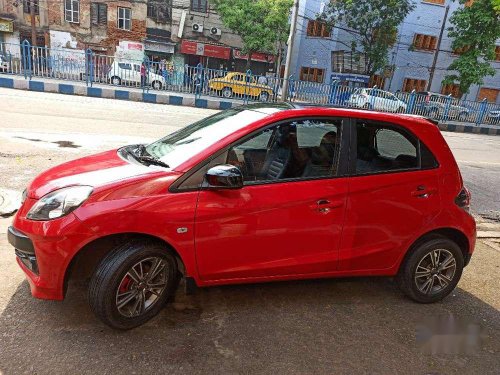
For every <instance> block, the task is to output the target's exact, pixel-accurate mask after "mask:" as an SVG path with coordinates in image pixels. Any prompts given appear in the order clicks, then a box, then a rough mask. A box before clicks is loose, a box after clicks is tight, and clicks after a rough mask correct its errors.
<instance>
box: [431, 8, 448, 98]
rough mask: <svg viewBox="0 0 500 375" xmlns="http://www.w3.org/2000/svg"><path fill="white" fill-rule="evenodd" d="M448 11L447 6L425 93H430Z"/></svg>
mask: <svg viewBox="0 0 500 375" xmlns="http://www.w3.org/2000/svg"><path fill="white" fill-rule="evenodd" d="M449 10H450V6H449V5H447V6H446V9H445V11H444V18H443V24H442V25H441V31H440V32H439V38H438V42H437V47H436V52H435V53H434V60H433V61H432V66H431V70H430V73H429V83H428V84H427V91H431V86H432V79H433V78H434V71H435V70H436V63H437V59H438V56H439V50H440V49H441V40H443V33H444V28H445V26H446V20H447V19H448V11H449Z"/></svg>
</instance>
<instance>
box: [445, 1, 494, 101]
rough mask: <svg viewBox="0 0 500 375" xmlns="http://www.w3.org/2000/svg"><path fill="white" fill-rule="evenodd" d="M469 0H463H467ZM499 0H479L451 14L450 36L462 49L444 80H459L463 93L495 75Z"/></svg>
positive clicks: (453, 42)
mask: <svg viewBox="0 0 500 375" xmlns="http://www.w3.org/2000/svg"><path fill="white" fill-rule="evenodd" d="M464 3H465V0H460V4H464ZM495 7H497V8H500V1H499V0H476V1H474V2H473V3H472V5H470V6H464V7H460V8H459V9H457V10H456V11H455V12H453V14H452V15H451V17H450V23H451V24H452V26H451V27H450V28H449V29H448V36H449V37H450V38H451V39H452V43H451V48H452V49H453V50H454V51H456V50H459V51H462V53H461V54H460V55H459V56H458V57H457V58H456V59H455V60H454V61H453V62H452V63H451V64H450V66H449V67H448V70H449V71H452V72H453V73H452V74H448V75H447V76H446V77H445V79H444V80H443V83H445V84H449V83H456V84H458V85H459V89H460V92H461V93H462V94H465V93H468V92H469V89H470V87H471V86H472V85H482V84H483V78H484V77H486V76H494V75H495V69H494V68H493V67H492V66H491V63H490V60H494V59H495V42H496V40H497V39H498V38H500V9H498V10H496V9H495Z"/></svg>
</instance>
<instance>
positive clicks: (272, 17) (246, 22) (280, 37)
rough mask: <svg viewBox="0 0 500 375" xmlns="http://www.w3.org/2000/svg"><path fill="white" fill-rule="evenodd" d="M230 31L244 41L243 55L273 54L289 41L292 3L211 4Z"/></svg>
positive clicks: (219, 0) (226, 0)
mask: <svg viewBox="0 0 500 375" xmlns="http://www.w3.org/2000/svg"><path fill="white" fill-rule="evenodd" d="M213 3H214V4H215V7H216V9H217V13H219V15H220V16H221V19H222V22H223V23H224V25H225V26H227V27H228V28H229V29H231V30H233V31H234V32H235V33H237V34H238V35H239V36H240V37H241V39H242V40H243V46H244V48H243V52H244V53H251V52H255V51H264V52H276V49H277V48H278V44H279V42H283V41H285V40H286V39H287V37H288V28H289V25H288V16H289V14H290V8H291V7H292V5H293V0H213Z"/></svg>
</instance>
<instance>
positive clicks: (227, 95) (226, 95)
mask: <svg viewBox="0 0 500 375" xmlns="http://www.w3.org/2000/svg"><path fill="white" fill-rule="evenodd" d="M222 96H223V97H224V98H227V99H229V98H232V97H233V90H231V88H229V87H224V88H223V89H222Z"/></svg>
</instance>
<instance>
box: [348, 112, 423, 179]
mask: <svg viewBox="0 0 500 375" xmlns="http://www.w3.org/2000/svg"><path fill="white" fill-rule="evenodd" d="M356 133H357V148H356V153H357V158H356V174H372V173H384V172H390V171H398V170H408V169H418V168H420V162H419V154H418V149H419V141H418V140H417V139H416V138H415V137H413V136H411V135H410V134H407V133H406V132H404V131H403V130H400V129H399V128H396V127H391V126H387V125H385V124H378V123H373V122H365V121H358V122H357V125H356Z"/></svg>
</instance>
